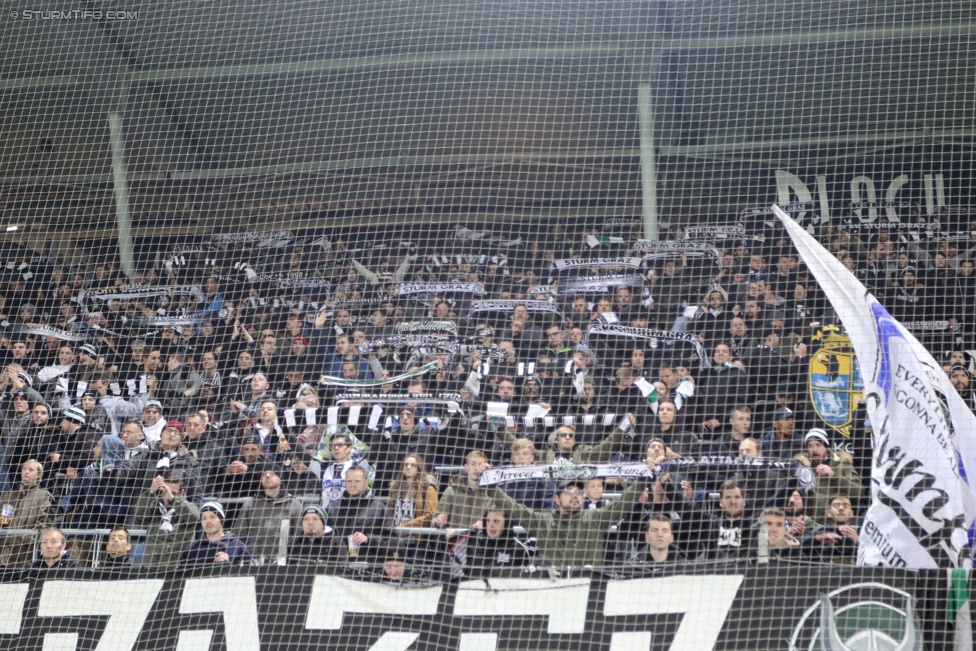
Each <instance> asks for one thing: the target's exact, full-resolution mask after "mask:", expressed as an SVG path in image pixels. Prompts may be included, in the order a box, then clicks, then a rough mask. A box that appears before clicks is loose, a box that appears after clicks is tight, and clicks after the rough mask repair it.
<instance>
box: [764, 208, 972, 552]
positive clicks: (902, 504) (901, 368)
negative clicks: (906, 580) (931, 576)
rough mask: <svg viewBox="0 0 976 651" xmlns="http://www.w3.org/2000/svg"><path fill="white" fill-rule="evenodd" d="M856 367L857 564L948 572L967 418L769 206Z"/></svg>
mask: <svg viewBox="0 0 976 651" xmlns="http://www.w3.org/2000/svg"><path fill="white" fill-rule="evenodd" d="M773 210H774V212H775V214H776V215H777V217H779V219H780V221H782V222H783V225H784V226H785V227H786V230H787V232H788V233H789V235H790V237H791V238H792V240H793V244H794V245H795V246H796V248H797V250H798V251H799V252H800V256H801V257H802V259H803V262H804V263H805V264H806V265H807V267H808V268H809V269H810V272H811V273H812V274H813V276H814V277H815V278H816V280H817V282H818V283H819V284H820V287H821V288H822V289H823V291H824V293H825V294H826V296H827V298H828V299H829V300H830V302H831V304H832V306H833V307H834V310H835V311H836V312H837V315H838V316H839V318H840V320H841V322H842V323H843V325H844V328H845V329H846V330H847V333H848V334H849V336H850V339H851V343H852V345H853V347H854V351H855V353H856V354H857V358H858V360H859V362H860V364H859V366H860V372H861V378H862V381H863V383H864V399H865V401H866V404H867V413H868V418H869V419H870V422H871V426H872V428H873V441H872V443H873V445H872V449H873V460H872V466H871V505H870V507H869V508H868V512H867V514H866V516H865V518H864V523H863V525H862V528H861V532H860V544H859V549H858V563H859V564H861V565H882V566H888V567H904V568H952V567H964V566H967V565H968V564H969V563H971V556H972V553H971V549H972V546H971V539H970V531H971V527H972V526H973V522H974V519H976V493H974V490H973V485H972V483H971V482H970V481H969V479H968V477H967V468H969V469H970V474H971V473H972V472H973V470H972V469H973V468H976V416H974V415H973V413H972V412H971V411H970V410H969V408H968V407H967V406H966V404H965V403H964V402H963V400H962V398H961V397H960V396H959V394H958V393H957V392H956V390H955V388H953V386H952V384H951V383H950V382H949V379H948V378H947V377H946V375H945V373H944V372H943V371H942V369H941V367H940V365H939V364H938V363H937V362H936V361H935V359H934V358H933V357H932V355H931V354H930V353H929V352H928V351H927V350H926V349H925V348H924V347H923V346H922V345H921V344H920V343H919V342H918V340H917V339H916V338H915V337H914V336H913V335H912V334H911V333H910V332H909V331H908V330H907V329H906V328H905V327H904V326H903V325H902V324H901V323H899V322H898V321H897V320H895V319H894V318H893V317H892V316H891V315H890V314H889V313H888V311H887V310H885V308H884V306H882V305H881V304H880V303H879V302H878V301H877V300H876V299H875V297H874V296H873V295H872V294H871V293H870V292H869V291H868V290H867V289H866V288H865V287H864V285H863V284H861V283H860V282H859V281H858V280H857V278H855V277H854V275H853V274H852V273H851V272H850V271H848V270H847V269H846V268H845V267H844V266H843V265H842V264H841V263H840V262H839V261H838V260H837V259H836V258H834V256H832V255H831V254H830V253H829V252H828V251H827V250H826V249H825V248H824V247H823V246H821V245H820V244H819V243H818V242H817V241H816V240H815V239H814V238H813V237H811V236H810V234H808V233H807V232H806V231H805V230H804V229H803V228H801V227H800V225H799V224H797V223H796V222H795V221H793V220H792V219H791V218H790V217H789V216H788V215H787V214H786V213H784V212H783V211H781V210H779V208H777V207H774V209H773Z"/></svg>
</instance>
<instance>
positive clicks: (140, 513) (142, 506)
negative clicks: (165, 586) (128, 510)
mask: <svg viewBox="0 0 976 651" xmlns="http://www.w3.org/2000/svg"><path fill="white" fill-rule="evenodd" d="M171 508H173V509H175V513H173V515H172V517H171V518H170V524H172V525H173V531H171V532H170V533H163V532H162V531H160V530H159V528H160V526H162V524H163V515H162V513H161V512H160V510H159V503H158V502H157V501H156V496H155V495H150V494H149V493H148V492H146V493H143V495H142V496H140V497H139V501H138V502H136V522H138V523H139V524H140V525H142V526H143V527H145V528H146V553H145V554H144V555H143V557H142V564H143V565H144V566H147V567H176V564H177V563H178V562H179V560H180V553H181V552H182V551H183V548H184V547H186V546H187V545H189V544H190V543H191V542H193V539H194V538H195V537H196V534H197V525H198V524H199V523H200V509H198V508H197V507H196V505H195V504H193V503H192V502H187V501H186V500H185V499H183V498H182V497H177V498H175V499H174V500H173V504H172V506H171Z"/></svg>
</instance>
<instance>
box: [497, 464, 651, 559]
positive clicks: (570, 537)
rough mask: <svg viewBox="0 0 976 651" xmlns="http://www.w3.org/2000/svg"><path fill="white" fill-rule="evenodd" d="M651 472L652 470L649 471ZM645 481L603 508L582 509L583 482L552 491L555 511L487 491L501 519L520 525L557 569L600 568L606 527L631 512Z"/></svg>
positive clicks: (500, 491) (498, 492)
mask: <svg viewBox="0 0 976 651" xmlns="http://www.w3.org/2000/svg"><path fill="white" fill-rule="evenodd" d="M651 469H653V467H652V468H651ZM646 484H647V482H646V481H644V480H643V479H638V480H637V481H635V482H634V483H632V484H631V485H630V486H629V487H627V489H626V490H625V491H624V492H623V494H622V495H621V496H620V497H619V498H618V499H616V500H615V501H614V502H613V504H611V505H610V506H608V507H606V508H603V509H594V510H585V511H584V510H583V483H582V482H579V481H565V482H563V483H561V484H560V485H559V488H558V489H557V491H556V496H555V499H554V501H555V503H556V508H555V509H554V510H553V511H551V512H549V513H539V512H538V511H532V510H531V509H527V508H526V507H524V506H522V505H521V504H519V503H518V502H516V501H515V500H513V499H512V498H510V497H509V496H508V495H506V494H505V493H504V491H502V490H501V489H500V488H499V487H498V486H493V487H492V488H491V489H490V490H489V491H488V496H489V498H490V499H492V500H494V502H495V505H496V506H498V507H499V508H501V509H502V510H503V511H504V512H505V516H506V517H507V518H509V519H511V520H514V521H516V522H519V523H521V525H522V526H523V527H525V528H526V529H527V530H528V531H529V534H530V535H533V536H535V537H536V538H537V539H538V541H539V550H540V551H541V552H542V553H543V554H545V555H546V556H548V557H549V558H551V559H552V562H553V564H554V565H556V566H558V567H583V566H585V565H601V564H602V563H603V558H604V547H605V543H606V537H607V531H608V529H609V527H610V524H611V523H613V522H617V521H619V520H620V519H621V517H623V515H624V513H626V512H628V511H630V510H632V509H633V508H634V505H636V504H637V498H638V497H639V496H640V495H641V493H642V492H643V491H644V488H645V486H646Z"/></svg>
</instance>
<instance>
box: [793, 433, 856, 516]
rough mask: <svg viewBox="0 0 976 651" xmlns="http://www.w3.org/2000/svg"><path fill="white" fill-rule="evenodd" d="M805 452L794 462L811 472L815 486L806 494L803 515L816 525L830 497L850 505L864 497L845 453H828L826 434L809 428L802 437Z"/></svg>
mask: <svg viewBox="0 0 976 651" xmlns="http://www.w3.org/2000/svg"><path fill="white" fill-rule="evenodd" d="M804 441H806V444H807V452H806V453H804V454H801V455H800V456H799V457H798V458H799V459H800V461H801V462H803V463H804V464H805V465H808V466H809V467H810V468H811V469H812V470H813V476H814V479H815V481H816V484H815V486H814V488H813V490H812V491H810V492H809V493H807V498H806V503H807V512H808V513H809V514H810V515H811V517H813V519H814V520H816V521H817V522H821V523H823V522H824V517H825V514H826V513H827V507H828V506H830V497H831V496H833V495H847V496H848V497H849V498H850V499H851V500H852V501H856V500H860V499H861V498H862V497H863V496H864V487H863V486H862V485H861V477H860V476H859V475H858V474H857V472H856V471H855V470H854V460H853V458H852V457H851V455H849V454H848V453H847V452H844V451H843V450H839V451H837V452H833V451H831V449H830V439H829V438H828V436H827V432H826V431H824V430H822V429H819V428H813V429H811V430H810V431H809V432H807V434H806V436H805V437H804Z"/></svg>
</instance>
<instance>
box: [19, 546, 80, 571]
mask: <svg viewBox="0 0 976 651" xmlns="http://www.w3.org/2000/svg"><path fill="white" fill-rule="evenodd" d="M27 567H28V568H29V569H32V570H63V569H68V568H76V567H78V560H77V559H76V558H75V557H74V556H72V555H71V552H69V551H68V550H67V549H66V550H64V551H63V552H61V558H60V559H59V560H58V562H57V563H55V564H54V565H50V566H49V565H48V564H47V563H45V562H44V559H43V558H39V559H37V560H36V561H34V562H33V563H31V564H30V565H28V566H27Z"/></svg>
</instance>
